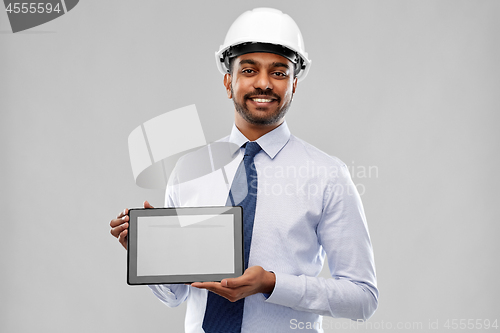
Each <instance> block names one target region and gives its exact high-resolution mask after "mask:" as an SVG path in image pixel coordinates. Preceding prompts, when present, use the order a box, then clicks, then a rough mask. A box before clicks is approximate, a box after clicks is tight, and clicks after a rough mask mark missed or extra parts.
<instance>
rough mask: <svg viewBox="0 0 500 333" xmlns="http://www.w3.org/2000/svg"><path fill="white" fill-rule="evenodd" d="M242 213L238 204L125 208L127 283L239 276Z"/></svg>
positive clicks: (212, 279) (174, 281) (189, 280)
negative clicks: (127, 232)
mask: <svg viewBox="0 0 500 333" xmlns="http://www.w3.org/2000/svg"><path fill="white" fill-rule="evenodd" d="M241 215H242V213H241V207H198V208H159V209H158V208H157V209H130V210H129V216H130V223H129V234H128V239H129V240H128V242H129V244H128V249H129V251H128V283H129V284H146V283H147V284H160V283H189V282H194V281H200V282H201V281H220V280H221V279H223V278H230V277H237V276H240V275H241V274H242V273H243V269H242V268H243V250H242V245H243V244H242V242H243V236H242V225H241V222H242V218H241Z"/></svg>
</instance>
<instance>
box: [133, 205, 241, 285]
mask: <svg viewBox="0 0 500 333" xmlns="http://www.w3.org/2000/svg"><path fill="white" fill-rule="evenodd" d="M221 214H230V215H233V230H234V254H235V255H234V268H235V269H234V273H233V274H228V273H221V274H189V275H154V276H137V241H138V239H137V236H138V235H137V218H138V217H142V216H178V215H221ZM128 216H129V227H128V235H127V284H129V285H144V284H181V283H192V282H207V281H221V280H222V279H224V278H235V277H239V276H241V275H242V274H243V271H244V269H243V265H244V258H243V256H244V254H243V208H242V207H240V206H235V207H227V206H223V207H181V208H131V209H129V211H128ZM173 255H178V254H177V253H176V254H173Z"/></svg>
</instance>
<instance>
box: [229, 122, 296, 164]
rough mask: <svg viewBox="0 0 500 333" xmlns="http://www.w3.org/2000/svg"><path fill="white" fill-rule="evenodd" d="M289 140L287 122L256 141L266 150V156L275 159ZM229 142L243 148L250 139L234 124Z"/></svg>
mask: <svg viewBox="0 0 500 333" xmlns="http://www.w3.org/2000/svg"><path fill="white" fill-rule="evenodd" d="M289 139H290V130H289V129H288V125H287V124H286V121H283V123H282V124H281V125H280V126H278V127H276V128H275V129H273V130H272V131H271V132H268V133H266V134H264V135H263V136H261V137H260V138H258V139H257V140H256V141H257V143H258V144H259V146H261V147H262V150H264V151H265V152H266V154H267V155H269V157H271V158H272V159H273V158H274V157H275V156H276V155H277V154H278V153H279V151H280V150H281V149H283V147H284V146H285V145H286V143H287V142H288V140H289ZM229 142H232V143H234V144H236V145H237V146H238V147H240V148H241V146H243V145H244V144H245V143H247V142H248V139H247V138H246V137H245V136H244V135H243V133H241V132H240V130H239V129H238V127H236V125H235V124H233V129H232V130H231V135H229Z"/></svg>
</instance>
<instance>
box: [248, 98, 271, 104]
mask: <svg viewBox="0 0 500 333" xmlns="http://www.w3.org/2000/svg"><path fill="white" fill-rule="evenodd" d="M250 100H252V101H254V102H257V103H271V102H273V101H275V100H274V99H267V98H250Z"/></svg>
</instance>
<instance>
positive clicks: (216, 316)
mask: <svg viewBox="0 0 500 333" xmlns="http://www.w3.org/2000/svg"><path fill="white" fill-rule="evenodd" d="M216 56H217V64H218V66H219V69H220V70H221V71H222V72H223V73H225V74H224V86H225V88H226V93H227V96H228V98H230V99H233V102H234V106H235V113H234V115H235V125H234V126H233V129H232V132H231V134H230V135H229V136H228V137H226V138H224V139H222V141H226V142H231V143H233V144H236V145H238V147H240V149H239V151H237V152H236V154H239V155H238V157H237V158H236V159H235V160H236V162H237V163H240V162H241V161H243V162H244V163H243V162H241V164H240V167H239V168H238V170H244V172H243V173H245V172H246V175H247V183H248V192H249V193H248V194H247V195H246V197H245V198H244V200H243V201H242V203H241V205H243V207H244V209H243V211H244V214H245V213H246V215H244V224H245V225H246V226H247V225H248V224H249V223H250V226H251V228H250V234H251V246H250V249H249V250H248V251H249V252H248V253H245V260H246V261H248V264H247V265H248V268H247V269H246V270H245V273H244V274H243V275H242V276H241V277H239V278H234V279H224V280H222V281H221V282H205V283H193V284H191V285H190V286H188V285H154V286H150V288H151V289H152V290H153V292H154V294H155V295H156V296H157V297H158V298H159V299H160V300H162V301H163V302H164V303H165V304H167V305H168V306H177V305H179V304H181V303H182V302H184V301H185V300H188V308H187V313H186V325H185V327H186V332H240V331H241V332H289V331H291V330H293V329H297V328H307V329H309V330H310V331H314V332H322V329H321V320H322V317H321V316H322V315H327V316H332V317H342V318H350V319H363V320H365V319H367V318H369V317H370V316H371V315H372V314H373V313H374V311H375V310H376V308H377V304H378V290H377V287H376V278H375V267H374V260H373V252H372V247H371V242H370V237H369V234H368V228H367V225H366V219H365V215H364V212H363V207H362V204H361V200H360V198H359V195H358V193H357V191H356V189H355V186H354V184H353V183H352V181H351V179H350V176H349V173H348V171H347V167H346V165H345V164H344V163H342V162H341V161H340V160H338V159H337V158H334V157H331V156H329V155H327V154H325V153H323V152H321V151H319V150H318V149H316V148H315V147H313V146H311V145H309V144H307V143H306V142H304V141H302V140H300V139H298V138H296V137H294V136H293V135H291V134H290V131H289V129H288V127H287V124H286V122H285V121H284V116H285V114H286V112H287V110H288V109H289V107H290V104H291V102H292V99H293V94H294V93H295V90H296V88H297V82H298V80H299V79H303V78H304V77H305V75H306V74H307V72H308V70H309V68H310V63H311V62H310V60H309V59H308V57H307V53H305V51H304V44H303V41H302V36H301V34H300V31H299V29H298V27H297V25H296V24H295V22H294V21H293V20H292V19H291V18H290V17H289V16H288V15H286V14H283V13H281V12H280V11H278V10H275V9H269V8H258V9H254V10H253V11H248V12H246V13H244V14H243V15H241V16H240V17H239V18H238V19H237V20H236V21H235V22H234V23H233V25H232V26H231V28H230V30H229V32H228V34H227V36H226V40H225V44H224V45H223V46H222V47H221V49H220V50H219V52H217V54H216ZM310 111H311V110H310ZM249 151H251V152H249ZM250 155H251V156H250ZM188 167H189V166H186V165H183V164H182V161H180V162H179V164H178V166H177V167H176V171H174V174H173V175H172V177H173V179H174V180H175V177H176V176H177V174H178V173H181V172H182V169H183V168H188ZM231 176H232V177H231V179H230V182H229V183H232V184H233V186H232V187H231V191H229V190H226V191H224V186H225V185H226V183H225V182H224V181H222V179H223V177H222V175H221V174H220V173H217V172H214V173H213V174H210V175H208V176H206V177H201V179H198V180H196V181H194V182H189V183H184V184H180V183H176V182H175V181H174V182H171V183H170V185H169V186H168V187H167V192H166V199H165V201H166V206H171V207H174V206H177V207H179V206H202V205H220V206H222V205H225V204H228V203H229V199H228V197H231V193H232V191H233V190H234V189H235V186H234V184H235V183H237V179H238V177H239V176H238V171H237V170H236V171H235V172H234V173H233V174H232V175H231ZM252 177H253V178H252ZM251 183H252V184H251ZM252 191H253V192H252ZM228 192H229V196H228ZM217 193H222V194H220V195H219V194H217ZM252 197H253V198H252ZM233 201H234V200H233ZM237 202H239V200H237V201H236V204H237ZM144 207H145V208H150V207H151V206H150V205H149V203H148V202H147V201H146V202H145V203H144ZM248 207H250V208H248ZM126 214H127V210H125V211H124V212H122V213H121V214H120V215H118V217H117V218H116V219H114V220H112V221H111V223H110V225H111V227H112V229H111V233H112V234H113V235H114V236H115V237H117V238H118V240H119V242H120V243H121V244H122V245H123V246H124V247H126V236H127V227H128V223H127V222H128V216H127V215H126ZM248 214H249V215H248ZM252 223H253V225H252ZM247 234H248V233H247ZM245 237H246V236H245ZM247 243H248V242H247ZM325 253H326V255H327V258H328V262H329V267H330V272H331V275H332V278H331V279H324V278H318V277H317V275H318V274H319V273H320V271H321V269H322V266H323V261H324V257H325ZM172 255H175V254H172ZM209 291H210V292H209ZM217 295H220V296H222V297H219V296H217ZM226 299H227V300H228V301H226ZM238 308H240V310H238ZM236 317H238V318H236ZM233 321H235V322H236V324H234V323H233ZM213 322H216V323H215V324H214V323H213ZM214 325H215V326H214Z"/></svg>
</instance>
